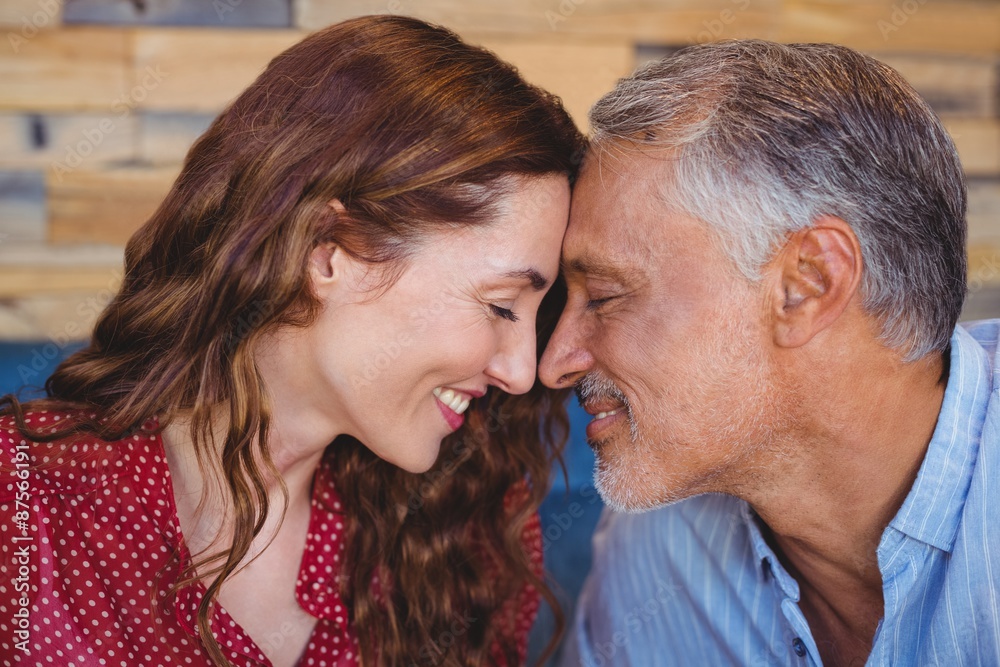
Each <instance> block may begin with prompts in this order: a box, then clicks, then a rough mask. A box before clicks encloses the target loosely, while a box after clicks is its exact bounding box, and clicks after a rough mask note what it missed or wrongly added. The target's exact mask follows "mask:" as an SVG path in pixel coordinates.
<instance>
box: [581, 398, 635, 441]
mask: <svg viewBox="0 0 1000 667" xmlns="http://www.w3.org/2000/svg"><path fill="white" fill-rule="evenodd" d="M583 409H584V411H585V412H587V413H588V414H590V415H593V417H594V418H593V419H592V420H591V421H590V423H588V424H587V439H588V440H590V441H594V440H596V439H597V437H598V436H599V435H600V434H602V433H604V432H605V431H607V430H608V429H609V428H611V427H613V426H614V425H615V424H617V423H618V422H619V421H621V420H622V419H626V418H627V417H628V411H627V410H626V409H625V406H624V405H623V404H621V403H617V402H612V401H589V402H587V403H585V404H584V405H583Z"/></svg>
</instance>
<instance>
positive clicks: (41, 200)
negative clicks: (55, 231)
mask: <svg viewBox="0 0 1000 667" xmlns="http://www.w3.org/2000/svg"><path fill="white" fill-rule="evenodd" d="M0 220H2V221H3V227H2V229H0V248H2V247H5V246H9V245H10V244H11V243H12V242H16V241H26V240H41V239H43V238H45V174H44V173H43V172H40V171H0Z"/></svg>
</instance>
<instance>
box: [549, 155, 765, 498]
mask: <svg viewBox="0 0 1000 667" xmlns="http://www.w3.org/2000/svg"><path fill="white" fill-rule="evenodd" d="M618 155H619V156H614V155H612V154H611V151H608V152H604V151H595V152H592V154H591V155H589V156H588V158H587V160H586V161H585V163H584V166H583V170H582V172H581V175H580V179H579V181H578V182H577V185H576V188H575V190H574V194H573V203H572V211H571V215H570V224H569V228H568V230H567V234H566V238H565V240H564V241H563V266H564V270H565V273H566V280H567V284H568V287H569V296H568V302H567V305H566V310H565V311H564V312H563V315H562V317H561V319H560V321H559V325H558V327H557V329H556V331H555V333H554V335H553V337H552V339H551V341H550V342H549V345H548V347H547V348H546V350H545V354H544V356H543V358H542V362H541V366H540V368H539V373H540V376H541V378H542V380H543V381H544V382H545V384H547V385H549V386H552V387H564V386H569V385H576V389H577V394H578V396H579V397H580V399H581V403H582V404H583V406H584V408H585V409H586V410H587V411H588V412H589V413H591V414H592V415H594V416H595V418H594V420H593V421H592V422H590V424H589V425H588V427H587V438H588V441H589V442H590V443H591V446H592V447H593V448H594V450H595V452H596V454H597V471H596V473H595V477H596V482H597V487H598V490H599V491H600V492H601V495H602V497H603V498H604V500H605V502H607V503H608V504H609V505H610V506H612V507H613V508H615V509H618V510H621V511H641V510H644V509H649V508H652V507H656V506H658V505H662V504H665V503H668V502H673V501H676V500H679V499H681V498H685V497H688V496H691V495H694V494H697V493H704V492H709V491H728V492H737V491H738V490H739V488H740V486H741V485H743V484H746V483H752V479H753V477H754V465H755V464H756V463H758V459H759V454H760V452H762V451H763V450H764V449H765V446H766V444H767V442H768V436H769V433H770V428H771V427H772V426H777V423H776V422H777V421H778V418H779V411H778V409H777V407H776V402H777V401H776V392H775V382H774V380H773V379H772V376H771V372H770V369H771V364H770V362H769V349H770V339H769V337H768V336H767V335H766V327H765V326H764V324H765V320H764V313H765V312H766V309H765V307H764V306H765V300H764V296H763V290H761V289H760V288H758V287H756V286H755V285H753V284H751V283H750V282H748V281H747V280H746V279H745V278H743V277H742V276H741V275H739V274H738V273H737V270H736V268H735V267H734V265H733V264H732V262H731V261H730V260H729V259H728V257H726V255H725V254H724V252H723V251H722V249H721V248H720V247H719V245H718V243H717V241H716V238H715V236H714V235H713V233H712V232H711V231H710V230H709V228H708V227H707V226H706V224H705V223H703V222H701V221H699V220H697V219H694V218H691V217H688V216H685V215H683V214H680V213H677V212H675V211H672V210H670V208H668V206H667V205H666V204H665V203H664V199H663V197H662V195H661V192H663V191H664V190H663V187H664V184H665V183H668V182H669V180H668V179H667V177H666V172H665V170H664V166H665V164H666V163H665V160H666V158H664V157H663V156H662V155H661V156H659V157H658V156H656V155H644V154H640V153H636V152H632V153H630V154H627V155H621V154H620V153H619V154H618Z"/></svg>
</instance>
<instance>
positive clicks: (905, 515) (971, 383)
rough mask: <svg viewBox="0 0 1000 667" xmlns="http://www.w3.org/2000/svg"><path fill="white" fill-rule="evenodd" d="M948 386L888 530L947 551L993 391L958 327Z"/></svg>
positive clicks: (979, 351)
mask: <svg viewBox="0 0 1000 667" xmlns="http://www.w3.org/2000/svg"><path fill="white" fill-rule="evenodd" d="M950 360H951V368H950V370H949V372H948V386H947V388H946V389H945V394H944V401H943V402H942V404H941V412H940V414H939V415H938V421H937V426H936V427H935V428H934V435H933V436H932V437H931V440H930V443H929V444H928V446H927V453H926V454H925V455H924V461H923V463H922V464H921V465H920V470H919V472H918V473H917V479H916V481H915V482H914V483H913V486H912V487H911V488H910V493H909V494H908V495H907V496H906V500H904V501H903V505H902V506H901V507H900V509H899V512H897V513H896V516H895V518H893V520H892V521H891V522H890V523H889V526H890V527H891V528H894V529H896V530H898V531H899V532H901V533H903V534H904V535H907V536H909V537H911V538H913V539H916V540H919V541H921V542H925V543H926V544H929V545H931V546H933V547H936V548H938V549H941V550H943V551H951V548H952V546H953V545H954V543H955V536H956V534H957V533H958V525H959V522H960V521H961V518H962V510H963V508H964V506H965V498H966V496H967V495H968V493H969V485H970V483H971V482H972V474H973V472H974V470H975V467H976V459H977V457H978V454H979V440H980V437H981V436H982V431H983V424H984V422H985V417H986V408H987V405H988V402H989V396H990V387H991V384H992V382H991V376H992V372H991V368H990V360H989V357H988V356H987V354H986V352H985V350H983V348H982V347H981V346H980V345H979V343H977V342H976V340H975V339H974V338H973V337H972V336H970V335H969V333H968V332H966V331H965V329H963V328H961V327H959V328H957V329H956V330H955V333H954V334H953V335H952V338H951V356H950Z"/></svg>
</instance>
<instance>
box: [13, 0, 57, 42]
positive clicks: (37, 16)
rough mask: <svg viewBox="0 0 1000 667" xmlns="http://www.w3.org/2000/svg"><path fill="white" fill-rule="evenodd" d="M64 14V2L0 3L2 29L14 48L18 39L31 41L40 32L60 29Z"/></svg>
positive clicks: (29, 1)
mask: <svg viewBox="0 0 1000 667" xmlns="http://www.w3.org/2000/svg"><path fill="white" fill-rule="evenodd" d="M62 13H63V0H4V1H3V2H2V3H0V27H2V28H3V29H4V30H5V32H7V34H6V35H5V36H6V37H7V41H8V44H9V45H11V47H12V48H13V44H14V43H17V42H18V38H21V39H31V38H32V37H34V35H35V34H36V33H37V32H38V31H39V30H49V29H52V28H55V27H58V26H59V24H60V22H61V18H62ZM11 34H13V35H15V37H14V38H11Z"/></svg>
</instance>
